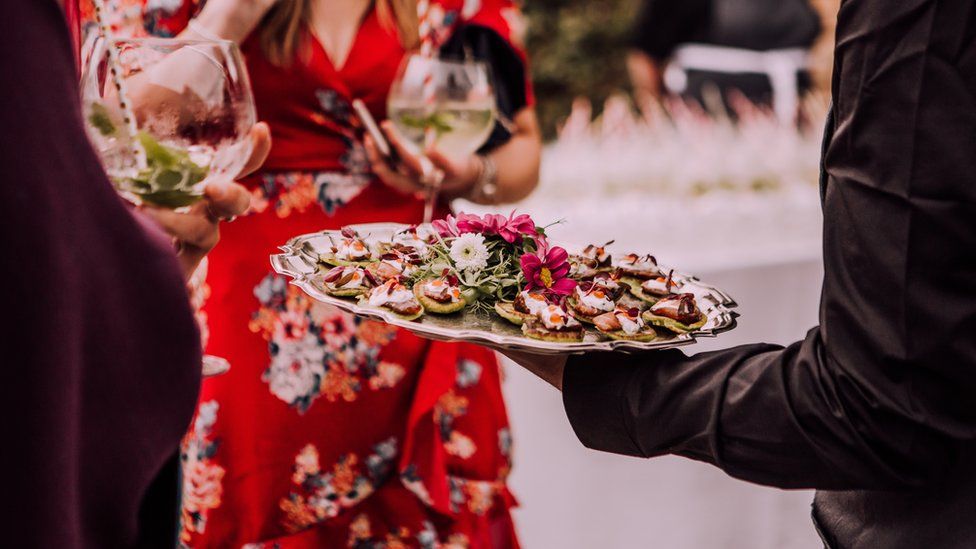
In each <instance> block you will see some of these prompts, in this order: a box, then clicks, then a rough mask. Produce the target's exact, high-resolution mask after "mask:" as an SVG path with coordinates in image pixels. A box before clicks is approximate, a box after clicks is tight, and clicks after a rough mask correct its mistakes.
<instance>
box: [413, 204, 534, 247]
mask: <svg viewBox="0 0 976 549" xmlns="http://www.w3.org/2000/svg"><path fill="white" fill-rule="evenodd" d="M432 225H433V227H434V229H435V230H436V231H437V232H438V233H439V234H440V235H441V237H442V238H447V237H450V236H459V235H462V234H467V233H477V234H483V235H498V236H500V237H502V239H504V240H505V242H508V243H510V244H511V243H514V242H515V241H517V240H519V239H521V238H522V237H523V236H528V237H530V238H534V239H537V238H538V234H537V233H536V229H535V222H534V221H532V218H531V217H529V216H528V215H526V214H520V215H515V212H514V211H513V212H512V213H511V214H510V215H509V216H508V217H505V216H504V215H500V214H486V215H485V216H484V217H478V216H477V215H473V214H466V213H459V214H458V215H457V217H454V216H452V215H449V216H447V217H446V218H444V219H439V220H437V221H434V222H433V223H432Z"/></svg>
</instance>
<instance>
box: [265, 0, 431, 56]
mask: <svg viewBox="0 0 976 549" xmlns="http://www.w3.org/2000/svg"><path fill="white" fill-rule="evenodd" d="M312 1H313V0H279V1H278V3H277V4H275V6H274V7H273V8H271V11H269V12H268V14H267V15H266V16H265V17H264V20H263V21H262V22H261V29H260V31H259V32H260V36H259V39H260V42H261V49H262V50H263V51H264V55H265V56H267V58H268V60H269V61H271V62H272V63H274V64H275V65H278V66H286V65H288V64H289V63H291V61H292V60H293V59H294V58H295V53H296V52H299V51H300V50H301V46H302V44H301V40H302V26H303V25H305V23H306V21H308V17H309V12H310V10H311V4H312ZM373 4H374V6H373V8H374V9H375V10H376V16H377V17H378V18H379V20H380V24H381V25H382V26H383V27H384V28H386V29H387V30H395V31H396V32H397V35H398V36H399V37H400V44H402V45H403V48H404V49H406V50H412V49H414V48H415V47H416V46H417V42H419V37H418V34H417V32H418V30H417V28H418V22H417V0H373Z"/></svg>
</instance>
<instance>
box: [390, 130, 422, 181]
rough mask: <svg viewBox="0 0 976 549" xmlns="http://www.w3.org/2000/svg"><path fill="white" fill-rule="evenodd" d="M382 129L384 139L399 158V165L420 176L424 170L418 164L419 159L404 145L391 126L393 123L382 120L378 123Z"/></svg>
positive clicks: (414, 152)
mask: <svg viewBox="0 0 976 549" xmlns="http://www.w3.org/2000/svg"><path fill="white" fill-rule="evenodd" d="M380 126H382V127H383V133H385V134H386V139H387V141H389V143H390V146H391V147H393V148H394V149H395V150H396V152H397V155H399V156H400V164H402V165H403V167H404V168H406V169H407V170H409V171H410V172H412V173H413V174H416V175H421V174H423V173H424V168H423V166H422V165H421V163H420V158H419V157H418V156H417V154H416V151H411V150H409V149H408V148H407V146H406V145H405V142H404V140H403V137H402V136H401V135H400V132H398V131H397V129H396V128H395V127H394V126H393V123H392V122H390V121H389V120H384V121H383V122H382V123H380Z"/></svg>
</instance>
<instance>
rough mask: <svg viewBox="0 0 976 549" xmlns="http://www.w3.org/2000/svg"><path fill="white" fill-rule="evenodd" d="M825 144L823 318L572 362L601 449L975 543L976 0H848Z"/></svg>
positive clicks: (879, 539)
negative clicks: (725, 339) (805, 325)
mask: <svg viewBox="0 0 976 549" xmlns="http://www.w3.org/2000/svg"><path fill="white" fill-rule="evenodd" d="M833 95H834V110H833V114H832V120H831V124H830V125H831V126H832V130H833V131H831V132H829V133H828V141H827V142H826V146H825V154H824V167H825V176H826V177H825V186H824V189H823V191H824V192H823V198H824V201H823V209H824V272H825V277H824V285H823V295H822V302H821V312H820V326H819V327H817V328H814V329H813V330H811V331H810V332H809V333H808V334H807V337H806V339H804V340H803V341H800V342H797V343H795V344H793V345H790V346H788V347H786V348H781V347H777V346H772V345H748V346H744V347H738V348H733V349H728V350H725V351H719V352H714V353H706V354H700V355H696V356H694V357H691V358H688V357H685V356H684V355H683V354H682V353H680V352H678V351H673V352H658V353H651V354H646V355H642V356H625V355H615V356H610V355H590V356H586V357H582V358H577V359H572V360H571V361H570V364H569V365H568V366H567V369H566V372H565V374H564V380H563V383H564V394H565V397H564V398H565V405H566V410H567V413H568V415H569V417H570V420H571V422H572V424H573V427H574V428H575V430H576V432H577V434H578V435H579V437H580V439H581V440H582V441H583V442H584V443H585V444H586V445H587V446H590V447H592V448H596V449H601V450H606V451H611V452H616V453H621V454H628V455H636V456H647V457H650V456H656V455H661V454H678V455H683V456H686V457H690V458H693V459H697V460H701V461H705V462H708V463H712V464H715V465H717V466H719V467H721V468H722V469H724V470H725V471H726V472H728V473H729V474H730V475H733V476H735V477H739V478H742V479H746V480H750V481H753V482H757V483H761V484H767V485H772V486H779V487H784V488H817V489H820V490H821V492H819V493H818V495H817V498H816V503H815V513H814V514H815V517H817V518H818V519H819V522H820V526H821V527H822V531H823V533H824V536H825V538H826V541H828V542H829V543H830V544H832V545H835V546H838V547H872V548H874V547H974V546H976V472H974V471H973V468H974V466H976V446H974V443H973V441H974V438H976V2H973V1H972V0H902V1H900V2H888V1H885V0H845V1H844V2H843V4H842V7H841V10H840V14H839V18H838V27H837V47H836V57H835V71H834V83H833Z"/></svg>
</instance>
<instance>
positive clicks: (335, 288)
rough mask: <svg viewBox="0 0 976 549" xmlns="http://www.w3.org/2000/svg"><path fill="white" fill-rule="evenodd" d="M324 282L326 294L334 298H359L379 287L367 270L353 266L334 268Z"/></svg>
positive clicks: (324, 278) (326, 274)
mask: <svg viewBox="0 0 976 549" xmlns="http://www.w3.org/2000/svg"><path fill="white" fill-rule="evenodd" d="M322 282H323V286H324V287H325V291H326V293H328V294H329V295H331V296H333V297H358V296H360V295H362V294H364V293H366V292H367V291H369V290H370V289H371V288H375V287H376V286H378V285H379V282H377V280H376V278H375V277H373V274H372V273H371V272H369V271H368V270H367V269H364V268H362V267H356V266H351V265H345V266H340V267H333V268H332V269H330V270H329V272H327V273H325V276H324V277H323V279H322Z"/></svg>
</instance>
